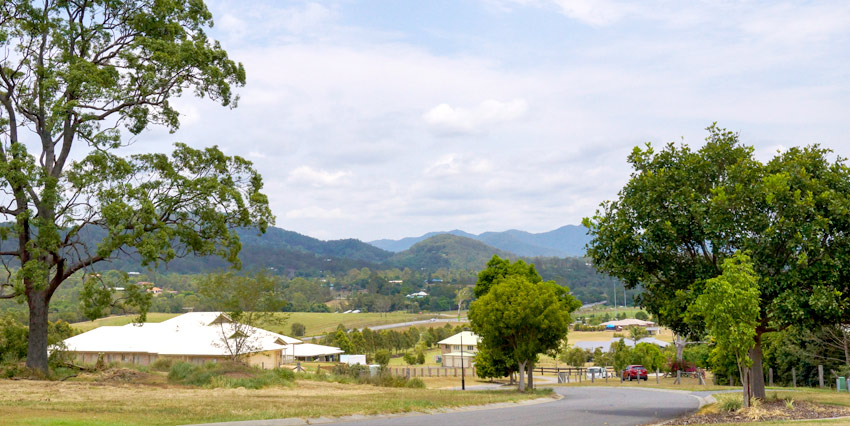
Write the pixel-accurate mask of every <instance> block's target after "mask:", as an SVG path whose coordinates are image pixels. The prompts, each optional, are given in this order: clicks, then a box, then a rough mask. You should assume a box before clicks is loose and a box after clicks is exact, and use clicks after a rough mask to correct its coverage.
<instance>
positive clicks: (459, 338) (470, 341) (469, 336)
mask: <svg viewBox="0 0 850 426" xmlns="http://www.w3.org/2000/svg"><path fill="white" fill-rule="evenodd" d="M480 341H481V338H480V337H478V335H476V334H475V333H473V332H471V331H461V332H460V333H458V334H455V335H454V336H451V337H447V338H445V339H443V340H440V341H439V342H437V344H438V345H460V344H461V343H462V344H464V345H478V342H480Z"/></svg>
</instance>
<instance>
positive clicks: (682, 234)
mask: <svg viewBox="0 0 850 426" xmlns="http://www.w3.org/2000/svg"><path fill="white" fill-rule="evenodd" d="M708 133H709V136H708V138H707V139H706V143H705V145H704V146H702V147H701V148H700V149H698V150H692V149H691V148H689V147H688V146H687V145H680V144H668V145H666V146H665V147H664V148H663V149H661V150H660V151H657V152H656V150H655V149H654V148H653V147H652V146H651V145H649V144H647V146H646V148H643V149H642V148H635V149H634V151H633V152H632V154H631V155H630V156H629V158H628V161H629V163H630V164H631V165H632V167H633V169H634V172H633V173H632V176H631V179H630V180H629V182H628V183H627V184H626V186H625V187H623V189H622V190H621V191H620V193H619V197H618V199H617V200H614V201H609V202H605V203H603V204H602V206H601V209H600V210H599V211H597V213H596V215H595V216H594V217H592V218H586V219H585V220H584V224H585V226H587V227H588V228H589V230H590V234H591V235H592V237H593V240H592V241H591V242H590V244H589V245H588V256H590V257H591V258H593V260H594V262H595V264H596V266H597V268H598V269H599V270H600V271H602V272H605V273H608V274H610V275H613V276H615V277H618V278H620V279H622V280H623V281H625V283H626V285H627V286H628V287H629V288H634V287H636V286H637V285H641V286H642V287H643V288H644V292H643V293H642V294H641V295H640V296H639V299H638V302H639V304H640V305H641V306H643V307H645V308H646V309H647V310H648V311H649V312H651V313H652V314H653V315H654V316H655V317H656V318H658V321H659V322H660V323H661V324H664V325H666V326H668V327H670V328H672V329H673V331H674V332H676V333H678V334H680V335H683V336H688V337H691V338H700V337H701V336H702V335H703V334H704V333H705V329H704V318H702V317H700V316H699V315H694V316H687V315H685V312H687V310H688V307H689V306H691V305H692V304H693V303H694V301H695V300H696V299H697V298H698V297H699V296H700V294H701V293H702V292H703V290H704V288H705V282H706V280H708V279H711V278H714V277H716V276H718V275H720V273H721V272H722V271H721V265H722V263H723V261H724V260H725V259H727V258H729V257H730V256H732V255H733V254H734V253H735V252H737V251H739V250H740V251H744V252H746V253H749V255H750V256H751V258H752V263H753V269H754V271H755V273H756V275H757V276H758V277H759V283H758V287H759V289H760V298H759V306H760V311H759V316H758V324H757V325H756V326H755V344H754V346H753V350H752V351H750V357H751V359H752V362H753V374H752V378H753V395H754V396H756V397H759V398H763V397H764V372H763V367H762V351H761V340H762V336H763V335H764V333H768V332H771V331H775V330H778V329H783V328H785V327H787V326H788V325H789V324H792V323H802V324H807V325H813V326H814V325H818V324H838V323H841V322H842V319H843V320H845V322H846V319H847V317H848V316H850V310H847V309H842V306H846V304H847V302H848V300H847V298H848V295H850V279H848V278H850V269H848V268H845V267H843V266H842V265H847V264H848V262H850V215H848V214H847V212H848V211H850V170H848V168H847V166H846V165H845V164H844V160H842V159H835V160H830V157H832V153H831V152H830V151H829V150H826V149H823V148H821V147H819V146H810V147H806V148H791V149H788V150H787V151H785V152H782V153H780V154H778V155H776V156H775V157H774V158H773V159H772V160H770V161H769V162H767V163H761V162H759V161H758V160H756V159H755V157H754V156H753V148H752V147H749V146H746V145H743V144H742V143H741V142H740V141H739V137H738V135H737V134H735V133H732V132H729V131H726V130H724V129H719V128H717V127H715V126H711V127H709V128H708Z"/></svg>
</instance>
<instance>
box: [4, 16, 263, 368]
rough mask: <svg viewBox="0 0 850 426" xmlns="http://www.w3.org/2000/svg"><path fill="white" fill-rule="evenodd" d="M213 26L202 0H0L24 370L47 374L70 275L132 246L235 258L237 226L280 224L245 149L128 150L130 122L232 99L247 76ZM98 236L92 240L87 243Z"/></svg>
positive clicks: (133, 126) (152, 259)
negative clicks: (53, 324)
mask: <svg viewBox="0 0 850 426" xmlns="http://www.w3.org/2000/svg"><path fill="white" fill-rule="evenodd" d="M211 25H212V16H211V14H210V12H209V11H208V10H207V8H206V6H205V5H204V3H203V1H201V0H165V1H156V2H150V1H142V0H135V1H134V0H128V1H85V2H69V1H58V0H43V1H38V2H35V1H28V0H6V1H3V2H2V4H0V51H2V52H4V53H3V54H2V56H0V139H2V141H0V190H2V193H3V194H4V195H3V196H2V200H0V215H2V218H3V220H4V221H7V222H9V221H11V222H12V223H11V225H8V226H3V227H0V255H2V256H3V257H2V258H3V259H4V261H6V260H8V259H12V260H14V261H15V262H16V263H15V264H16V265H18V266H19V268H18V269H17V270H15V272H14V274H13V275H12V277H11V279H10V280H9V282H4V283H2V284H0V298H17V299H18V300H21V301H26V303H27V305H28V308H29V343H28V344H29V347H28V352H27V366H28V367H31V368H35V369H39V370H43V371H45V370H46V369H47V311H48V305H49V304H50V300H51V297H52V296H53V294H54V293H55V291H56V289H57V288H58V287H59V286H60V285H62V283H63V282H64V281H65V280H66V279H68V278H69V277H70V276H71V275H72V274H74V273H76V272H78V271H83V270H86V269H87V268H90V267H92V266H93V265H95V264H97V263H98V262H101V261H103V260H106V259H109V258H111V257H113V256H115V255H116V253H119V251H125V250H126V251H132V252H135V253H137V254H138V257H139V259H140V260H141V262H142V264H143V265H148V264H152V263H153V264H156V263H157V262H161V261H166V262H167V261H169V260H171V259H173V258H175V257H180V256H184V255H187V254H191V253H195V254H201V255H219V256H222V257H224V258H226V259H227V260H228V261H230V262H231V263H232V264H238V263H239V260H238V253H239V247H240V244H239V239H238V237H237V235H236V233H235V232H234V230H233V229H234V227H258V228H259V229H260V230H262V231H264V230H265V228H266V227H267V225H268V224H269V223H270V222H272V220H273V217H272V215H271V212H270V210H269V208H268V201H267V198H266V196H265V195H263V194H262V193H261V192H260V191H261V188H262V185H263V184H262V179H261V177H260V175H259V174H258V173H257V172H256V171H255V170H254V169H253V168H252V166H251V163H249V162H248V161H245V160H244V159H242V158H239V157H229V156H226V155H224V154H223V153H222V152H221V151H220V150H219V149H217V148H215V147H213V148H207V149H193V148H190V147H189V146H188V145H185V144H177V145H176V147H175V149H174V152H173V153H172V154H171V155H166V154H154V153H151V154H134V155H129V156H121V155H120V148H122V146H125V145H126V143H125V141H126V139H125V138H124V137H123V135H122V133H123V132H125V131H126V132H128V133H129V134H131V135H137V134H139V133H141V132H142V131H143V130H144V129H146V128H148V127H149V126H150V125H164V126H166V127H167V128H169V129H170V130H175V129H177V127H178V126H179V114H178V111H177V110H175V108H174V106H173V105H172V104H171V99H172V98H174V97H177V96H180V95H182V94H184V92H185V91H188V90H191V91H192V93H193V94H194V95H196V96H199V97H207V98H210V99H212V100H215V101H217V102H219V103H220V104H221V105H223V106H230V107H233V106H235V101H236V98H237V97H236V96H235V95H234V94H233V91H232V86H241V85H243V84H244V83H245V71H244V69H243V67H242V65H241V64H238V63H236V62H234V61H232V60H231V59H229V58H228V56H227V53H226V52H225V51H224V50H223V49H222V48H221V47H220V45H219V44H218V42H215V41H213V40H210V39H209V38H208V37H207V35H206V33H205V28H207V27H210V26H211ZM137 148H138V144H137ZM87 152H88V153H87ZM72 153H73V154H72ZM92 234H93V235H95V236H97V237H98V239H99V240H100V242H99V244H97V246H96V247H91V246H88V245H86V244H85V243H84V241H86V240H85V239H84V238H81V236H83V235H92ZM104 299H105V298H104ZM142 311H143V313H144V309H142Z"/></svg>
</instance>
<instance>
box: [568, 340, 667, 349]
mask: <svg viewBox="0 0 850 426" xmlns="http://www.w3.org/2000/svg"><path fill="white" fill-rule="evenodd" d="M620 339H621V338H620V337H615V338H612V339H611V340H609V341H607V342H605V341H602V342H599V341H579V342H573V343H572V345H573V346H574V347H576V348H581V349H587V350H589V351H594V350H596V348H600V349H602V351H603V352H609V351H610V350H611V345H613V344H614V342H619V341H620ZM637 342H638V343H652V344H653V345H655V346H659V347H662V348H666V347H667V346H670V343H669V342H665V341H663V340H658V339H656V338H654V337H644V338H643V339H639V340H638V341H637ZM623 343H625V344H626V346H628V347H631V348H633V347H635V341H634V340H632V339H625V338H623Z"/></svg>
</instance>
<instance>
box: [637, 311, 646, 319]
mask: <svg viewBox="0 0 850 426" xmlns="http://www.w3.org/2000/svg"><path fill="white" fill-rule="evenodd" d="M635 319H639V320H641V321H649V315H647V314H646V312H644V311H637V312H636V313H635Z"/></svg>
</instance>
